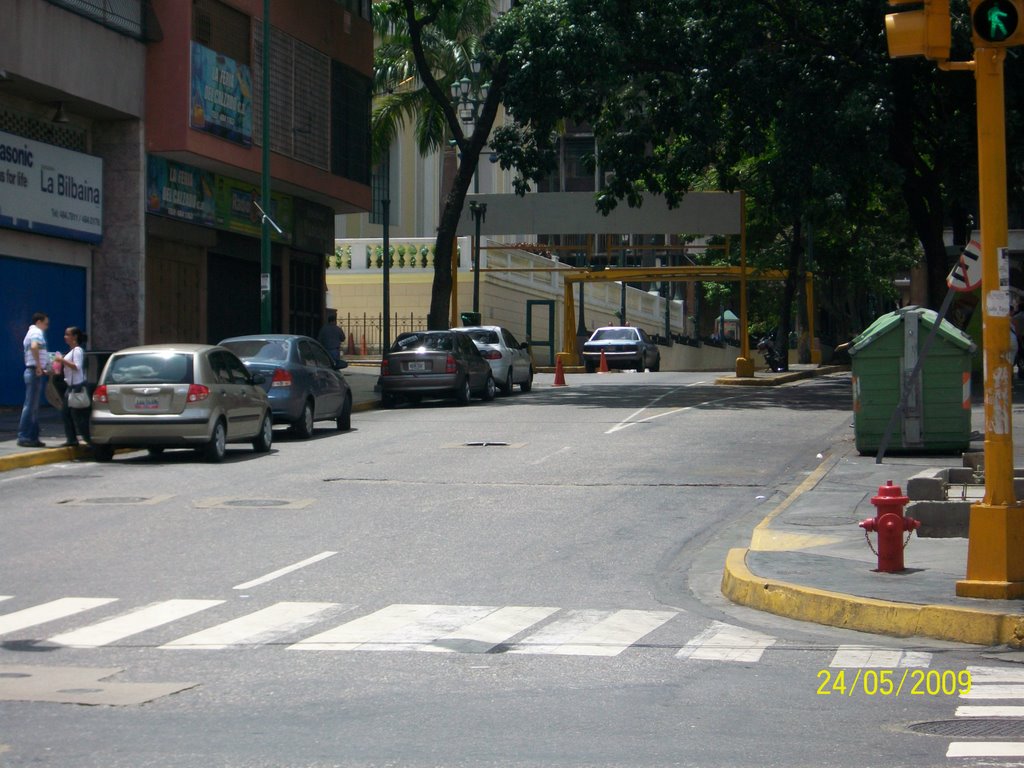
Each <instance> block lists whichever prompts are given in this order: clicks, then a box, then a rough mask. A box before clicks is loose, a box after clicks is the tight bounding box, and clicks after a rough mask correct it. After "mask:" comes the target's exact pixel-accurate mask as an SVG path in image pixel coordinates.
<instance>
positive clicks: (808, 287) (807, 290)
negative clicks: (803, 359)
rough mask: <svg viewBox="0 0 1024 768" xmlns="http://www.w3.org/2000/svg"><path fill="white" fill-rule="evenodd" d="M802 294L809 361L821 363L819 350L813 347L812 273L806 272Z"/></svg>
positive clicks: (815, 363)
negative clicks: (805, 301)
mask: <svg viewBox="0 0 1024 768" xmlns="http://www.w3.org/2000/svg"><path fill="white" fill-rule="evenodd" d="M804 295H805V296H806V298H807V343H808V344H809V345H810V350H811V362H812V363H813V364H814V365H818V364H820V363H821V350H820V349H815V348H814V273H813V272H808V273H807V275H806V277H805V282H804Z"/></svg>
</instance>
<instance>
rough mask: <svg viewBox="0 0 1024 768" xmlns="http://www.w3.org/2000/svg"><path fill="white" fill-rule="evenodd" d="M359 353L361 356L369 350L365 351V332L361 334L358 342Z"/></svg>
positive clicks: (364, 355) (365, 354)
mask: <svg viewBox="0 0 1024 768" xmlns="http://www.w3.org/2000/svg"><path fill="white" fill-rule="evenodd" d="M359 354H360V355H362V356H363V357H366V356H367V355H368V354H369V352H367V351H366V334H365V333H364V334H363V340H362V342H360V344H359Z"/></svg>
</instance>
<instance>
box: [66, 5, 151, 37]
mask: <svg viewBox="0 0 1024 768" xmlns="http://www.w3.org/2000/svg"><path fill="white" fill-rule="evenodd" d="M49 2H50V3H51V4H52V5H58V6H60V7H61V8H64V9H66V10H69V11H71V12H72V13H77V14H78V15H79V16H84V17H85V18H87V19H92V20H93V21H95V22H97V23H99V24H102V25H103V26H104V27H106V28H107V29H112V30H114V31H115V32H120V33H121V34H123V35H128V36H129V37H134V38H135V39H136V40H145V39H146V14H145V10H144V8H143V0H49Z"/></svg>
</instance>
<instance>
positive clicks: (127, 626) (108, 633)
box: [50, 600, 224, 648]
mask: <svg viewBox="0 0 1024 768" xmlns="http://www.w3.org/2000/svg"><path fill="white" fill-rule="evenodd" d="M223 602H224V601H223V600H164V601H163V602H161V603H154V604H153V605H147V606H145V607H143V608H139V609H138V610H135V611H132V612H130V613H126V614H124V615H122V616H116V617H114V618H112V619H107V620H106V621H101V622H99V623H98V624H93V625H91V626H88V627H82V628H81V629H76V630H73V631H71V632H63V633H61V634H59V635H54V636H53V637H51V638H50V642H51V643H58V644H60V645H67V646H73V647H75V648H97V647H99V646H101V645H108V644H110V643H113V642H116V641H117V640H122V639H124V638H126V637H129V636H131V635H136V634H138V633H140V632H145V631H146V630H148V629H153V628H154V627H159V626H161V625H163V624H169V623H170V622H172V621H175V620H177V619H181V618H184V617H185V616H191V615H192V614H193V613H198V612H199V611H204V610H206V609H207V608H212V607H213V606H215V605H220V604H221V603H223Z"/></svg>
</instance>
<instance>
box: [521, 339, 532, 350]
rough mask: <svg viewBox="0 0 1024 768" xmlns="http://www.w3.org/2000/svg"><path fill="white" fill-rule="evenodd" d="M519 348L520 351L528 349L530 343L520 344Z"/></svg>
mask: <svg viewBox="0 0 1024 768" xmlns="http://www.w3.org/2000/svg"><path fill="white" fill-rule="evenodd" d="M519 348H520V349H529V348H530V342H528V341H524V342H523V343H522V344H520V345H519Z"/></svg>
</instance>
